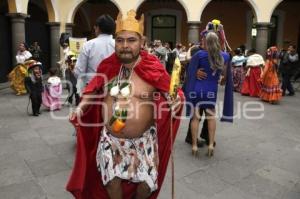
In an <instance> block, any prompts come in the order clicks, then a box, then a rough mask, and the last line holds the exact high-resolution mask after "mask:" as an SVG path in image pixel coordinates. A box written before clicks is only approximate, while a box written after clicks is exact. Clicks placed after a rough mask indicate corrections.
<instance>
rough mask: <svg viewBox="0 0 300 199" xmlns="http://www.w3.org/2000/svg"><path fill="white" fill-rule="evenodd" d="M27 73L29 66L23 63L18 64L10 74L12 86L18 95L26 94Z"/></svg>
mask: <svg viewBox="0 0 300 199" xmlns="http://www.w3.org/2000/svg"><path fill="white" fill-rule="evenodd" d="M26 75H27V68H26V66H25V65H23V64H19V65H17V66H16V67H15V68H14V69H13V70H12V71H11V72H10V73H9V75H8V79H9V81H10V87H11V88H12V89H13V90H14V91H15V92H16V95H23V94H26V93H27V91H26V88H25V83H24V80H25V77H26Z"/></svg>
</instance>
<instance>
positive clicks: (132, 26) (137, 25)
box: [116, 10, 144, 36]
mask: <svg viewBox="0 0 300 199" xmlns="http://www.w3.org/2000/svg"><path fill="white" fill-rule="evenodd" d="M135 17H136V12H135V11H134V10H130V11H128V12H127V18H126V19H123V15H122V14H121V12H119V14H118V17H117V20H116V33H118V32H120V31H123V30H127V31H133V32H137V33H138V34H140V35H141V36H143V33H144V15H142V16H141V18H140V20H137V19H136V18H135Z"/></svg>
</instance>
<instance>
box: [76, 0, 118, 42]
mask: <svg viewBox="0 0 300 199" xmlns="http://www.w3.org/2000/svg"><path fill="white" fill-rule="evenodd" d="M118 13H119V9H118V8H117V7H116V5H115V4H114V3H113V2H111V1H109V0H87V1H85V2H83V3H82V4H80V5H79V6H78V7H77V9H76V13H75V17H74V24H75V25H74V27H73V36H74V37H87V38H88V39H92V38H93V37H95V35H94V29H93V26H94V25H95V21H96V19H97V17H99V16H100V15H102V14H109V15H110V16H111V17H112V18H114V19H116V18H117V15H118Z"/></svg>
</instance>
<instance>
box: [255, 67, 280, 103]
mask: <svg viewBox="0 0 300 199" xmlns="http://www.w3.org/2000/svg"><path fill="white" fill-rule="evenodd" d="M281 97H282V90H281V88H280V86H279V80H278V77H277V73H276V71H275V72H274V71H272V70H268V71H267V73H266V74H265V76H264V78H263V80H262V88H261V92H260V99H261V100H263V101H267V102H278V101H279V100H280V99H281Z"/></svg>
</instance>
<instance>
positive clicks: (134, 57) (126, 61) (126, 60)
mask: <svg viewBox="0 0 300 199" xmlns="http://www.w3.org/2000/svg"><path fill="white" fill-rule="evenodd" d="M123 54H130V55H131V56H123ZM117 57H118V59H119V60H120V61H121V63H123V64H130V63H133V62H134V61H136V60H137V59H138V57H139V53H137V55H134V54H133V53H132V52H119V53H118V54H117Z"/></svg>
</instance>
